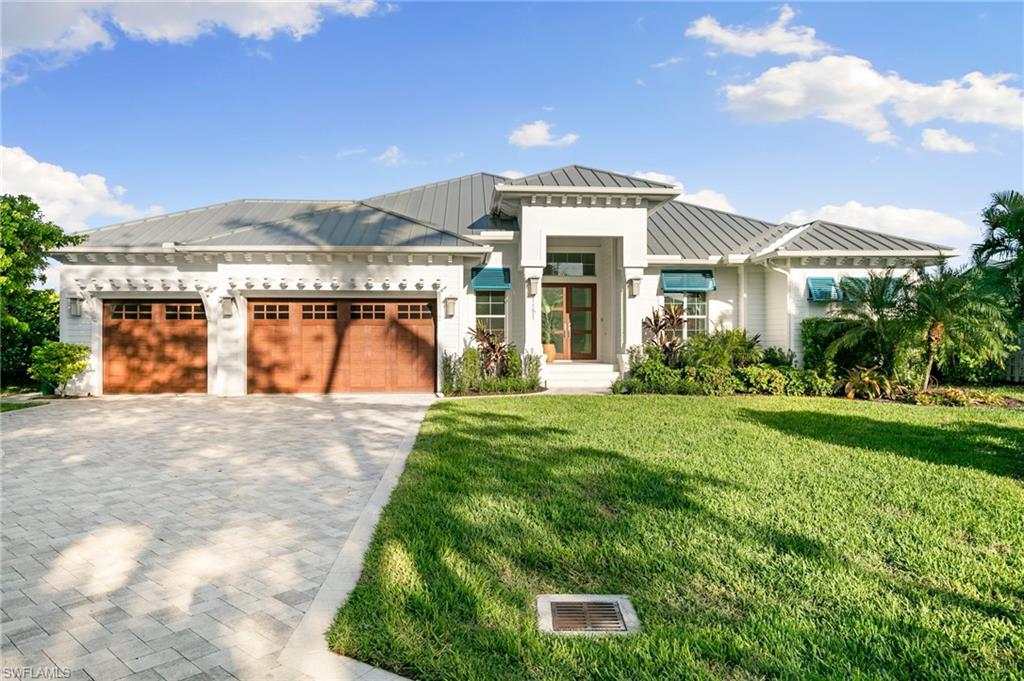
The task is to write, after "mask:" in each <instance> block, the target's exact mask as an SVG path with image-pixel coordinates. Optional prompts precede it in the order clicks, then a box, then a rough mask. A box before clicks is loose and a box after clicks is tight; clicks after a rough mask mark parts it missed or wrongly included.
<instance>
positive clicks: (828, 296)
mask: <svg viewBox="0 0 1024 681" xmlns="http://www.w3.org/2000/svg"><path fill="white" fill-rule="evenodd" d="M839 298H840V295H839V286H837V285H836V280H835V279H833V278H832V277H808V278H807V300H811V301H814V302H815V303H827V302H831V301H833V300H839Z"/></svg>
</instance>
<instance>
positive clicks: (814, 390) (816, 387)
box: [779, 367, 832, 397]
mask: <svg viewBox="0 0 1024 681" xmlns="http://www.w3.org/2000/svg"><path fill="white" fill-rule="evenodd" d="M779 371H781V372H782V374H783V376H785V378H786V387H785V388H784V389H783V391H782V394H784V395H792V396H805V397H828V396H829V395H831V394H832V381H831V380H829V379H827V378H822V377H821V376H819V375H818V372H817V371H814V370H812V369H797V368H795V367H790V368H782V369H780V370H779Z"/></svg>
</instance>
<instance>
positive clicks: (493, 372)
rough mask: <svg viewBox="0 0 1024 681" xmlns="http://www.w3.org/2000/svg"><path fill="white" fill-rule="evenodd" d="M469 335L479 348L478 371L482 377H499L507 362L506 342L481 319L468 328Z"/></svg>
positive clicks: (503, 371) (502, 373)
mask: <svg viewBox="0 0 1024 681" xmlns="http://www.w3.org/2000/svg"><path fill="white" fill-rule="evenodd" d="M469 336H470V338H471V339H472V340H473V342H474V343H476V347H477V349H479V350H480V362H481V364H480V373H481V375H482V376H483V377H484V378H500V377H501V376H503V375H504V373H505V364H506V362H508V343H506V342H505V339H504V337H503V336H502V335H501V334H500V333H495V332H494V331H491V330H490V329H488V328H487V327H486V326H484V323H483V322H482V321H479V320H478V321H477V323H476V326H475V327H473V328H471V329H470V330H469Z"/></svg>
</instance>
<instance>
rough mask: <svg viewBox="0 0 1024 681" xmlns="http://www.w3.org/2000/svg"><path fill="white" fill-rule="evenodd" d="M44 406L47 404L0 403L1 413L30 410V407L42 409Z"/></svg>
mask: <svg viewBox="0 0 1024 681" xmlns="http://www.w3.org/2000/svg"><path fill="white" fill-rule="evenodd" d="M44 404H46V402H0V413H3V412H5V411H17V410H19V409H28V408H29V407H40V406H42V405H44Z"/></svg>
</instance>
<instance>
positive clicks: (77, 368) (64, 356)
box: [28, 340, 90, 395]
mask: <svg viewBox="0 0 1024 681" xmlns="http://www.w3.org/2000/svg"><path fill="white" fill-rule="evenodd" d="M89 352H90V350H89V346H88V345H79V344H77V343H60V342H57V341H51V340H48V341H43V344H42V345H37V346H36V347H35V348H33V349H32V366H31V367H29V370H28V372H29V374H30V375H31V376H32V378H34V379H36V380H37V381H42V382H44V383H46V384H48V385H50V386H52V387H53V388H54V390H56V392H57V393H58V394H60V395H64V394H65V393H66V392H67V388H68V381H70V380H71V379H73V378H74V377H75V376H77V375H78V374H80V373H82V372H83V371H85V369H86V368H87V367H88V366H89Z"/></svg>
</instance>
